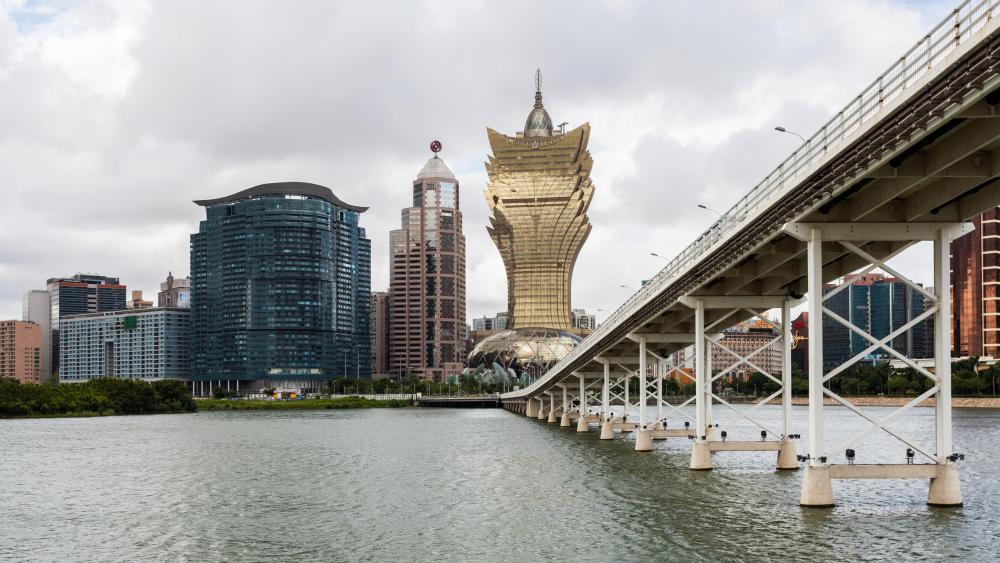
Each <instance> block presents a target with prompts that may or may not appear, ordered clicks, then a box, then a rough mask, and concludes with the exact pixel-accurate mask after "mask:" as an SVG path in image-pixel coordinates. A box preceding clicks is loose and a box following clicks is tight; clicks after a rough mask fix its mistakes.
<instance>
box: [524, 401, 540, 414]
mask: <svg viewBox="0 0 1000 563" xmlns="http://www.w3.org/2000/svg"><path fill="white" fill-rule="evenodd" d="M538 403H539V401H536V400H534V399H528V404H527V408H526V409H525V412H524V414H525V416H528V417H530V418H535V417H537V416H538Z"/></svg>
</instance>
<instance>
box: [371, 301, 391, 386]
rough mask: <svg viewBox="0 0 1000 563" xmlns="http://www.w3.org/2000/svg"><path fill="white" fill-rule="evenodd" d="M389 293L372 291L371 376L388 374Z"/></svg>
mask: <svg viewBox="0 0 1000 563" xmlns="http://www.w3.org/2000/svg"><path fill="white" fill-rule="evenodd" d="M389 308H390V306H389V293H388V292H386V291H373V292H372V320H371V331H372V377H377V376H386V375H390V371H389Z"/></svg>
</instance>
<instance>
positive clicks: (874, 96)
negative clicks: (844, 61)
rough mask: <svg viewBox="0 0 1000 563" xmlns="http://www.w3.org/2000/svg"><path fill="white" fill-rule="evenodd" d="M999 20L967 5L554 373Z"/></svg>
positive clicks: (995, 1) (976, 2)
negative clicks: (993, 22) (962, 46)
mask: <svg viewBox="0 0 1000 563" xmlns="http://www.w3.org/2000/svg"><path fill="white" fill-rule="evenodd" d="M998 15H1000V0H965V1H964V2H962V3H961V4H960V5H959V6H958V7H957V8H955V9H954V10H953V11H952V13H951V14H950V15H949V16H948V17H947V18H945V19H943V20H942V21H941V22H940V23H938V24H937V25H936V26H935V27H934V28H933V29H931V31H930V32H929V33H927V34H926V35H925V36H924V38H923V39H921V40H920V41H919V42H917V43H916V44H915V45H914V46H913V47H911V48H910V49H909V50H908V51H906V53H904V54H903V56H902V57H900V58H899V59H898V60H897V61H896V62H895V63H893V64H892V65H891V66H890V67H889V68H888V69H886V71H885V72H883V73H882V74H880V75H879V77H878V78H877V79H875V80H874V81H873V82H872V83H871V84H870V85H869V86H868V87H867V88H865V89H864V90H862V92H861V93H860V94H858V96H856V97H855V98H854V99H853V100H851V102H850V103H848V104H847V106H845V107H844V108H843V109H842V110H840V112H838V113H837V114H836V115H835V116H834V117H833V118H832V119H830V120H829V121H828V122H827V123H826V124H824V125H823V126H822V127H820V128H819V130H817V131H816V132H815V133H813V135H812V136H811V137H809V138H808V139H806V141H805V143H803V144H802V145H801V146H800V147H799V148H798V149H797V150H796V151H795V152H793V153H792V154H791V155H789V156H788V157H787V158H785V160H784V161H782V162H781V163H780V164H779V165H778V166H777V167H776V168H775V169H774V170H772V171H771V173H770V174H768V175H767V176H766V177H765V178H764V180H763V181H761V182H760V183H759V184H757V185H756V186H754V187H753V188H752V189H751V190H750V191H749V192H748V193H747V194H746V195H744V196H743V197H742V198H740V200H739V201H737V202H736V204H735V205H733V206H732V207H730V208H729V210H728V211H726V213H724V214H723V215H722V216H721V217H720V218H719V219H718V220H717V221H716V222H715V223H714V224H712V226H710V227H709V228H708V229H707V230H706V231H705V232H704V233H702V234H701V236H699V237H698V238H697V239H695V241H694V242H692V243H691V244H690V245H688V246H687V247H686V248H685V249H684V250H682V251H681V253H680V254H678V255H677V256H676V257H674V258H673V259H672V260H670V261H669V262H668V263H667V265H666V266H664V267H663V269H661V270H660V271H659V272H658V273H657V274H656V275H655V276H653V278H652V279H651V280H649V282H647V283H646V284H645V285H643V286H642V287H641V288H640V289H639V291H637V292H635V293H634V294H632V295H631V296H630V297H629V298H628V299H627V300H625V302H624V303H623V304H622V305H621V306H620V307H619V308H618V309H617V310H615V312H613V313H612V314H611V315H609V316H608V318H607V319H606V320H605V321H604V322H603V323H601V324H600V325H599V326H598V327H597V328H596V329H595V330H594V332H593V333H591V334H590V335H589V336H587V337H586V338H585V339H584V341H583V342H581V343H580V345H578V346H577V347H576V349H574V351H573V352H571V353H570V354H568V355H567V356H566V357H565V358H563V359H562V360H561V361H559V362H558V363H557V364H556V365H554V366H553V367H552V368H551V369H550V370H549V371H558V370H560V369H563V368H564V367H565V366H566V365H568V364H569V363H571V362H573V361H575V360H576V359H577V356H578V355H579V354H581V353H583V351H584V350H585V349H586V348H587V344H588V343H589V342H593V341H596V340H599V339H601V338H602V337H604V336H605V335H607V333H608V332H610V331H611V330H612V329H613V328H615V327H616V326H617V325H618V324H619V323H621V321H623V320H624V319H626V318H628V317H629V316H630V315H632V314H633V313H634V312H635V311H636V310H637V309H638V306H639V305H640V304H642V303H645V302H647V301H648V299H649V298H651V297H652V296H654V295H656V294H658V293H659V292H661V291H662V290H663V289H665V288H666V287H667V286H668V285H669V284H670V283H672V282H673V281H674V280H676V279H677V277H678V276H679V275H680V274H682V273H683V272H685V271H687V270H688V269H689V268H690V267H691V266H692V265H694V264H695V263H696V262H697V261H698V260H699V259H700V258H701V257H702V256H703V255H704V254H706V253H707V252H708V251H709V250H710V249H712V248H713V247H715V246H716V245H717V244H718V243H720V242H721V241H722V240H723V239H728V238H729V237H730V236H732V235H733V234H735V233H736V232H737V231H738V230H739V228H740V225H741V224H742V223H743V222H744V221H745V220H746V219H747V218H748V217H756V216H757V215H758V214H759V213H761V212H763V211H764V210H765V209H767V207H769V206H770V205H771V204H772V203H773V202H774V201H775V200H776V199H777V198H778V197H780V196H782V195H784V194H785V193H787V191H788V190H790V189H792V188H794V187H795V185H796V184H797V182H794V181H793V180H795V179H798V178H800V177H802V176H803V175H805V174H806V173H810V172H811V171H813V170H815V169H816V167H818V166H819V165H821V164H823V163H825V162H826V161H827V160H829V159H830V158H831V157H832V156H833V155H835V154H836V151H835V150H834V149H841V148H844V147H845V146H846V145H847V144H848V143H849V142H851V141H853V140H854V139H853V137H852V134H854V133H855V132H856V131H858V130H859V129H861V128H862V127H863V126H864V125H865V124H866V123H868V122H870V121H871V120H872V119H874V118H876V117H877V116H879V115H880V114H881V112H882V110H883V109H885V108H886V107H887V106H888V104H889V103H890V102H892V101H894V100H896V99H897V98H899V97H900V96H903V95H904V94H906V93H908V92H909V91H912V86H913V85H914V83H916V82H917V81H918V80H919V79H920V78H921V77H922V76H923V75H925V74H927V73H928V72H931V71H932V70H934V69H935V68H936V67H937V66H939V65H940V64H942V63H943V62H945V61H947V60H948V56H949V55H950V54H951V53H952V52H953V51H955V50H956V49H958V48H959V47H960V46H961V45H963V44H966V43H968V42H969V41H970V40H974V39H976V32H978V31H979V30H981V29H983V28H984V27H986V26H987V25H989V24H990V23H991V21H992V20H994V19H995V18H997V17H998ZM908 88H910V90H908ZM537 384H538V382H536V383H534V384H532V385H531V386H529V387H528V388H526V390H530V388H531V387H534V386H535V385H537Z"/></svg>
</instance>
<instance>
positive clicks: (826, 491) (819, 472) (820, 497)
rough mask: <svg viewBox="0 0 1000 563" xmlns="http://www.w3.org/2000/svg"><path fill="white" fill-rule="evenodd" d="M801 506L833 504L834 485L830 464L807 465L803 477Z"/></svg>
mask: <svg viewBox="0 0 1000 563" xmlns="http://www.w3.org/2000/svg"><path fill="white" fill-rule="evenodd" d="M799 506H808V507H812V508H830V507H832V506H833V485H832V483H831V481H830V466H829V465H807V466H806V474H805V476H804V477H803V478H802V496H801V497H799Z"/></svg>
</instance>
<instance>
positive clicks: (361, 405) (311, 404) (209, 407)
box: [198, 397, 410, 411]
mask: <svg viewBox="0 0 1000 563" xmlns="http://www.w3.org/2000/svg"><path fill="white" fill-rule="evenodd" d="M408 406H410V401H373V400H371V399H365V398H362V397H342V398H339V399H292V400H288V401H255V400H240V399H236V400H226V399H203V400H200V401H198V409H199V410H202V411H254V410H263V411H269V410H322V409H369V408H396V407H408Z"/></svg>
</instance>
